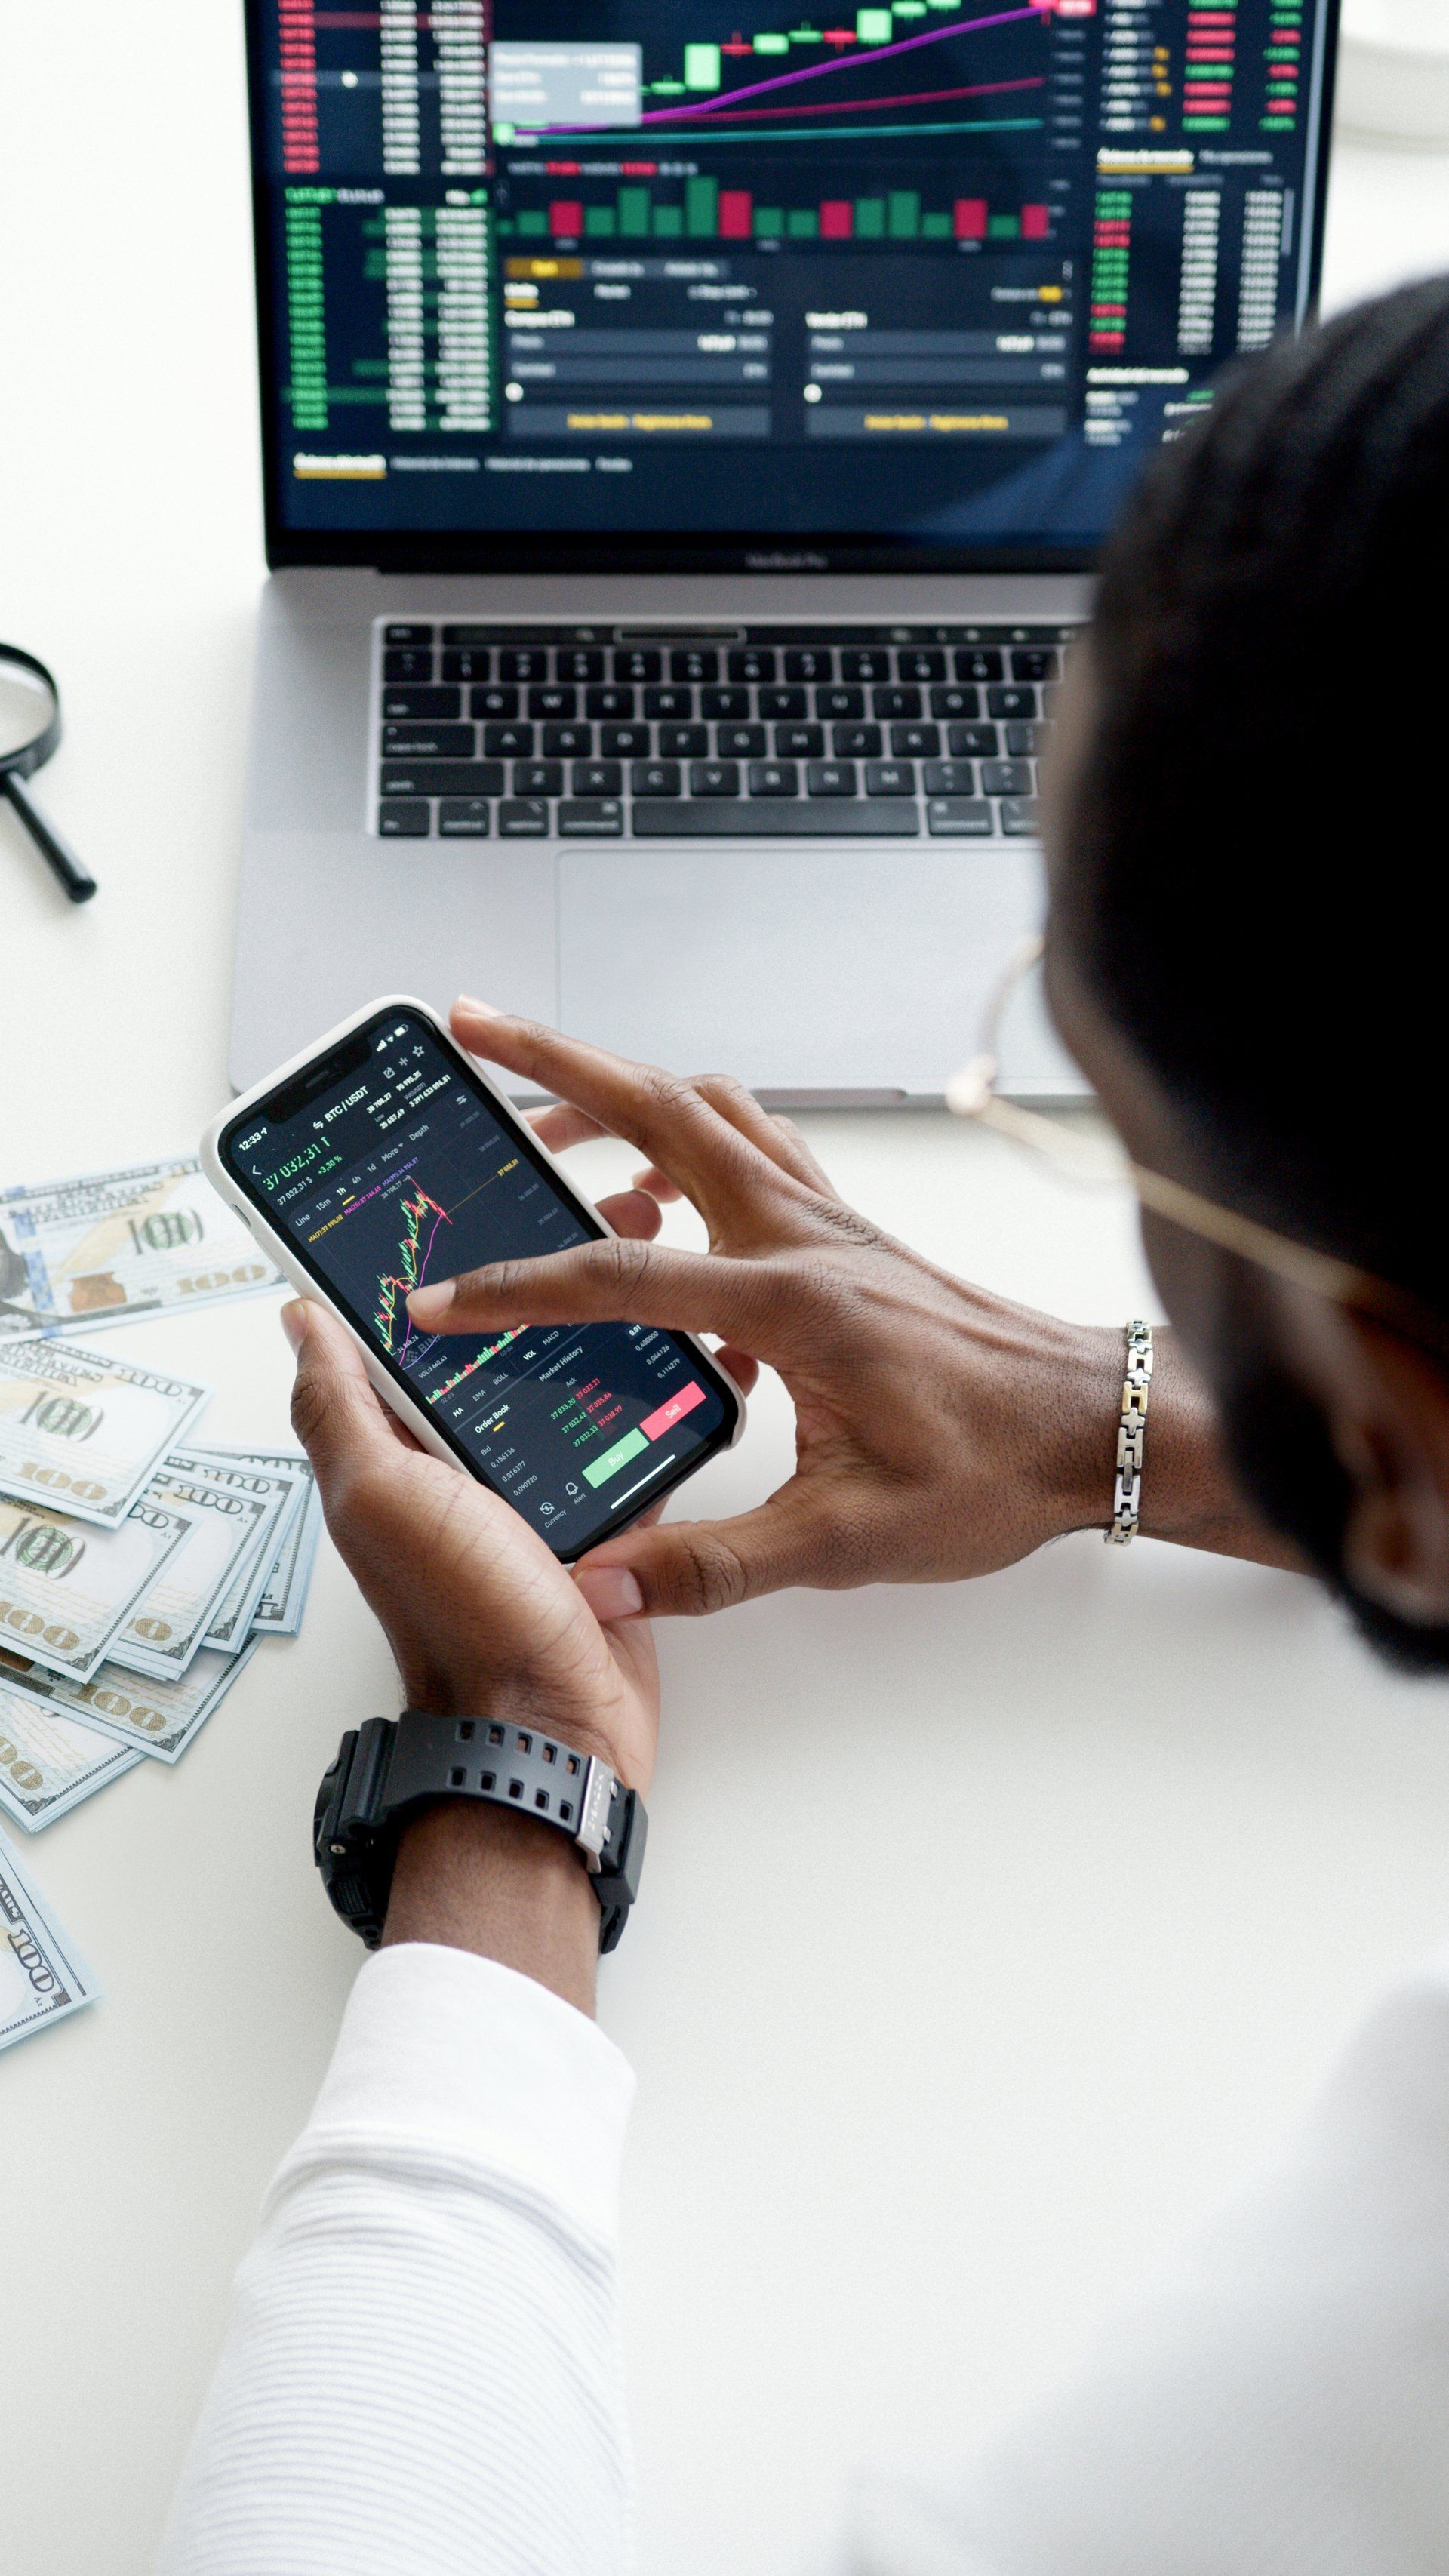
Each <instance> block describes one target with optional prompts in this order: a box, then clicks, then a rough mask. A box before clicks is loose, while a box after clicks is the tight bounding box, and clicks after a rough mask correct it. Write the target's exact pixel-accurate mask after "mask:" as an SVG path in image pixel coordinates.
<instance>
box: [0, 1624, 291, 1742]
mask: <svg viewBox="0 0 1449 2576" xmlns="http://www.w3.org/2000/svg"><path fill="white" fill-rule="evenodd" d="M255 1645H256V1640H255V1639H253V1640H252V1641H251V1643H250V1644H248V1645H247V1646H245V1647H244V1648H243V1649H242V1652H241V1653H240V1654H239V1655H218V1654H216V1653H215V1652H214V1651H213V1650H212V1648H211V1647H209V1646H204V1647H203V1648H202V1650H201V1653H200V1654H199V1655H194V1656H193V1657H192V1659H191V1662H190V1663H189V1664H188V1666H187V1668H186V1670H185V1672H184V1673H183V1674H182V1675H181V1677H180V1679H179V1680H178V1681H174V1682H153V1681H146V1680H143V1679H141V1678H140V1677H139V1676H138V1675H137V1674H135V1673H128V1672H126V1671H125V1670H124V1669H123V1667H122V1666H121V1665H119V1664H102V1666H101V1668H100V1671H99V1672H98V1673H97V1674H96V1675H95V1676H94V1678H93V1679H92V1680H90V1681H88V1682H83V1683H79V1684H77V1683H74V1682H68V1681H65V1680H63V1679H62V1677H61V1676H60V1674H59V1673H52V1672H46V1671H45V1670H43V1668H42V1667H41V1666H40V1665H39V1664H34V1663H26V1662H25V1661H24V1659H23V1658H22V1657H20V1656H18V1655H9V1654H6V1653H4V1652H0V1681H3V1682H5V1683H6V1684H8V1685H9V1686H10V1687H11V1688H13V1689H15V1690H19V1691H24V1692H25V1694H26V1695H27V1697H28V1698H31V1699H34V1700H36V1701H37V1702H44V1703H45V1705H46V1706H47V1707H49V1708H52V1709H58V1710H63V1711H64V1713H65V1715H66V1716H67V1717H75V1718H79V1719H80V1720H81V1721H82V1722H83V1724H85V1725H86V1726H93V1727H96V1728H98V1729H99V1730H100V1732H101V1734H102V1735H104V1736H105V1737H107V1738H108V1739H109V1740H111V1741H113V1742H115V1743H117V1744H130V1745H134V1746H136V1747H138V1748H139V1750H140V1751H141V1752H142V1753H150V1754H153V1755H154V1756H155V1758H156V1760H157V1761H158V1762H175V1761H176V1760H177V1759H178V1758H179V1756H180V1755H181V1754H183V1753H184V1752H185V1751H186V1748H187V1746H188V1744H190V1743H191V1741H192V1739H193V1737H194V1736H195V1735H196V1734H197V1732H198V1730H199V1729H200V1728H201V1727H203V1726H204V1725H205V1724H206V1721H207V1719H208V1718H209V1717H210V1715H211V1712H212V1710H213V1709H214V1708H217V1707H219V1706H220V1704H221V1702H222V1701H223V1700H224V1699H225V1697H226V1695H227V1692H228V1691H229V1690H230V1688H231V1686H232V1683H233V1682H234V1681H235V1680H236V1678H237V1675H238V1674H239V1673H240V1672H241V1671H242V1670H243V1669H244V1667H245V1666H246V1665H247V1664H248V1663H250V1661H251V1658H252V1654H253V1652H254V1650H255Z"/></svg>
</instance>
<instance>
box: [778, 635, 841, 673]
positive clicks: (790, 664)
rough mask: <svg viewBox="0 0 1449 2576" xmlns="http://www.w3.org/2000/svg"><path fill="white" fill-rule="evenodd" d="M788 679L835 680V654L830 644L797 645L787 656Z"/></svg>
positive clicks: (786, 670)
mask: <svg viewBox="0 0 1449 2576" xmlns="http://www.w3.org/2000/svg"><path fill="white" fill-rule="evenodd" d="M785 677H786V679H787V680H833V679H834V677H835V655H834V654H833V653H832V652H831V650H830V647H829V645H828V644H802V645H797V646H796V647H794V649H793V650H792V651H790V652H788V653H787V654H786V656H785Z"/></svg>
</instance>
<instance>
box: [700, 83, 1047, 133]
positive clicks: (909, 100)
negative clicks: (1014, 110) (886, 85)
mask: <svg viewBox="0 0 1449 2576" xmlns="http://www.w3.org/2000/svg"><path fill="white" fill-rule="evenodd" d="M1045 87H1046V75H1045V74H1044V73H1042V72H1034V73H1033V74H1032V75H1031V77H1030V79H1028V80H1009V81H975V82H973V84H972V86H971V87H970V89H903V90H901V91H899V92H898V93H897V95H896V96H895V97H894V98H844V99H836V100H835V101H833V102H832V104H831V105H830V106H829V107H742V108H741V109H740V112H739V114H740V123H741V125H753V124H755V123H756V122H757V121H761V120H763V119H764V118H765V117H767V116H874V114H875V113H876V110H877V109H878V108H882V107H931V106H934V105H935V103H936V102H937V100H939V99H943V98H986V97H988V96H994V95H995V93H996V92H997V91H998V90H1003V89H1045Z"/></svg>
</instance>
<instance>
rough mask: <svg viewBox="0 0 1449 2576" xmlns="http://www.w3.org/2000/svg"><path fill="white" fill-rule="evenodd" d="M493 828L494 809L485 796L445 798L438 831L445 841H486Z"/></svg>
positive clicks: (441, 807)
mask: <svg viewBox="0 0 1449 2576" xmlns="http://www.w3.org/2000/svg"><path fill="white" fill-rule="evenodd" d="M492 828H493V822H492V808H491V806H490V805H489V803H488V800H487V798H486V797H484V796H445V797H444V798H443V801H442V803H441V804H440V805H439V807H438V830H439V831H440V832H441V834H442V836H443V838H444V840H445V841H486V840H487V838H488V835H489V833H490V832H491V830H492Z"/></svg>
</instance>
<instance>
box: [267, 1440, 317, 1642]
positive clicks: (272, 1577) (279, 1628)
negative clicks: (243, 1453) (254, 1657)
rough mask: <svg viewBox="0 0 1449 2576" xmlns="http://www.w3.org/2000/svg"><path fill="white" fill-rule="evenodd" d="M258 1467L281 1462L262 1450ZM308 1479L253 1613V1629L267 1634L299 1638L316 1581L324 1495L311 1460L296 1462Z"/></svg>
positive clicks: (303, 1475)
mask: <svg viewBox="0 0 1449 2576" xmlns="http://www.w3.org/2000/svg"><path fill="white" fill-rule="evenodd" d="M250 1463H251V1465H252V1466H254V1467H264V1466H269V1465H272V1464H278V1465H280V1464H281V1461H280V1459H278V1460H276V1461H273V1460H271V1459H269V1458H267V1457H266V1456H264V1455H263V1454H261V1453H260V1452H258V1453H256V1454H255V1455H252V1456H251V1458H250ZM296 1465H297V1469H298V1472H299V1474H300V1475H301V1476H302V1478H303V1480H304V1493H303V1498H302V1506H301V1509H300V1510H299V1511H297V1512H294V1514H293V1516H292V1520H291V1524H290V1527H289V1528H288V1529H287V1530H286V1531H285V1532H284V1534H283V1537H282V1541H281V1544H280V1546H279V1547H278V1549H277V1553H276V1555H275V1556H274V1557H273V1559H272V1563H271V1568H270V1571H269V1572H268V1575H267V1579H266V1582H265V1583H264V1584H263V1586H262V1597H261V1599H260V1601H259V1602H258V1603H257V1606H256V1608H255V1610H254V1611H253V1613H252V1630H253V1633H254V1634H255V1635H259V1636H266V1637H295V1636H296V1634H297V1631H298V1629H299V1628H300V1627H301V1625H302V1613H303V1611H304V1610H305V1608H306V1606H307V1593H308V1590H309V1587H310V1585H311V1581H312V1567H313V1565H314V1563H315V1561H316V1556H317V1541H318V1539H319V1538H320V1536H321V1534H322V1497H321V1495H320V1494H319V1493H318V1491H317V1479H316V1477H315V1476H314V1475H313V1473H312V1468H311V1464H310V1462H309V1460H307V1459H306V1458H299V1459H298V1460H297V1461H296Z"/></svg>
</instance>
